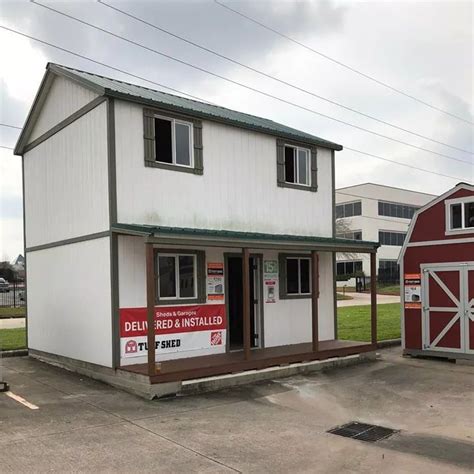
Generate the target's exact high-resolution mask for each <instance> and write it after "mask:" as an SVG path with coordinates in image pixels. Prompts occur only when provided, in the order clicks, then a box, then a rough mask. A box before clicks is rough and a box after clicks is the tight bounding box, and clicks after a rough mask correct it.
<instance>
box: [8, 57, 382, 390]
mask: <svg viewBox="0 0 474 474" xmlns="http://www.w3.org/2000/svg"><path fill="white" fill-rule="evenodd" d="M341 148H342V147H341V146H340V145H337V144H334V143H331V142H328V141H325V140H322V139H320V138H317V137H315V136H312V135H309V134H306V133H303V132H300V131H298V130H295V129H291V128H289V127H286V126H284V125H280V124H278V123H275V122H273V121H271V120H267V119H263V118H258V117H254V116H251V115H247V114H243V113H240V112H235V111H232V110H229V109H225V108H222V107H217V106H215V105H210V104H207V103H202V102H197V101H194V100H190V99H185V98H183V97H178V96H174V95H170V94H166V93H163V92H158V91H155V90H151V89H147V88H145V87H140V86H136V85H132V84H127V83H124V82H121V81H117V80H113V79H109V78H105V77H101V76H98V75H95V74H91V73H87V72H83V71H78V70H74V69H70V68H67V67H64V66H59V65H54V64H48V66H47V71H46V74H45V77H44V79H43V82H42V84H41V87H40V89H39V92H38V95H37V97H36V99H35V101H34V104H33V106H32V109H31V112H30V114H29V116H28V119H27V121H26V124H25V127H24V129H23V131H22V134H21V136H20V138H19V141H18V143H17V146H16V149H15V153H16V154H19V155H22V156H23V169H24V217H25V247H26V249H25V250H26V265H27V288H28V295H27V299H28V347H29V350H30V354H31V355H32V356H35V357H40V358H43V359H45V360H50V361H51V360H54V361H55V362H56V363H60V364H62V365H65V366H67V367H70V368H72V369H74V370H78V371H82V372H85V373H88V374H91V375H94V376H98V377H102V378H106V377H109V376H110V375H117V374H123V373H124V371H126V372H135V373H136V374H137V375H136V377H140V375H139V374H141V377H143V379H146V381H147V383H151V384H156V383H160V382H169V381H181V380H185V379H190V378H196V377H202V376H207V375H213V374H221V373H226V372H236V371H239V370H246V369H257V368H262V367H267V366H271V365H277V364H282V363H290V362H298V361H307V360H314V359H323V358H327V357H332V356H338V355H347V354H353V353H358V352H364V351H370V350H373V349H374V347H375V332H376V331H375V307H374V311H373V326H372V327H373V340H372V343H365V344H364V343H351V342H347V341H346V342H343V341H337V340H336V324H335V321H336V319H335V314H336V306H335V292H334V264H335V257H334V255H335V252H336V251H357V252H368V253H370V254H371V255H372V256H373V261H374V262H375V252H376V249H377V244H376V243H373V242H366V241H353V240H345V239H336V238H335V235H334V201H335V196H334V152H335V150H340V149H341ZM374 297H375V295H374Z"/></svg>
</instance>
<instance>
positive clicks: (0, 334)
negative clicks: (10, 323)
mask: <svg viewBox="0 0 474 474" xmlns="http://www.w3.org/2000/svg"><path fill="white" fill-rule="evenodd" d="M25 348H26V330H25V328H15V329H0V350H2V351H10V350H13V349H25Z"/></svg>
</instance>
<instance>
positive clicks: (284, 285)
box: [280, 255, 311, 298]
mask: <svg viewBox="0 0 474 474" xmlns="http://www.w3.org/2000/svg"><path fill="white" fill-rule="evenodd" d="M280 275H282V276H283V277H282V281H281V282H280V298H285V297H286V298H292V297H296V298H297V297H301V298H306V297H309V296H311V260H310V258H309V257H300V256H291V255H280Z"/></svg>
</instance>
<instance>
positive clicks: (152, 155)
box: [143, 109, 203, 174]
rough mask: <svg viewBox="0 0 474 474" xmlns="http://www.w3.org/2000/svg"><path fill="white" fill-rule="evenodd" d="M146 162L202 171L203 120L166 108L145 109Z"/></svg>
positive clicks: (172, 168)
mask: <svg viewBox="0 0 474 474" xmlns="http://www.w3.org/2000/svg"><path fill="white" fill-rule="evenodd" d="M143 124H144V139H145V146H144V150H145V165H146V166H151V167H154V168H165V169H168V170H175V171H184V172H187V173H195V174H203V159H202V149H203V147H202V124H201V121H200V120H196V119H193V118H188V117H181V116H178V115H175V114H171V113H168V112H164V111H155V110H152V109H144V111H143Z"/></svg>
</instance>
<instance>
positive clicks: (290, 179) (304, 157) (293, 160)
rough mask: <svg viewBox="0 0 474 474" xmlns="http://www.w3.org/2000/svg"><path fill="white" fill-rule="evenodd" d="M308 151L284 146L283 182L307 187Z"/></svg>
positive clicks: (308, 178)
mask: <svg viewBox="0 0 474 474" xmlns="http://www.w3.org/2000/svg"><path fill="white" fill-rule="evenodd" d="M309 180H310V176H309V150H308V149H307V148H300V147H296V146H291V145H285V181H286V182H287V183H296V184H301V185H303V186H309Z"/></svg>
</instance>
